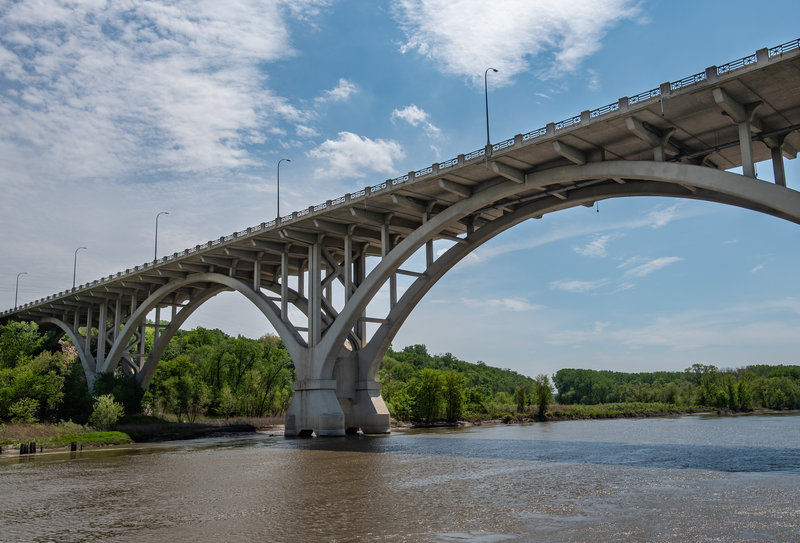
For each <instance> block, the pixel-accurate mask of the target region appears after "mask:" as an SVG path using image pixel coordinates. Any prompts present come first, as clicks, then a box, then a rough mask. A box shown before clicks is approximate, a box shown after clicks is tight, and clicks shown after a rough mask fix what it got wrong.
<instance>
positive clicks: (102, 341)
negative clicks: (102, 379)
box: [96, 302, 108, 368]
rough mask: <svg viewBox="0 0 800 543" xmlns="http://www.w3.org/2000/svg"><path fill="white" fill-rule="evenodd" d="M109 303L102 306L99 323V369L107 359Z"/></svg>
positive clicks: (97, 361) (97, 360) (97, 362)
mask: <svg viewBox="0 0 800 543" xmlns="http://www.w3.org/2000/svg"><path fill="white" fill-rule="evenodd" d="M107 311H108V302H103V303H101V304H100V315H99V317H98V322H97V359H96V364H97V367H99V368H102V367H103V363H104V362H105V358H106V312H107Z"/></svg>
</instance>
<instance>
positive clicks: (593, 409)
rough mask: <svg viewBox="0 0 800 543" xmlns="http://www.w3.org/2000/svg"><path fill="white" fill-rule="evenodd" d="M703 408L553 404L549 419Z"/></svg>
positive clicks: (675, 412)
mask: <svg viewBox="0 0 800 543" xmlns="http://www.w3.org/2000/svg"><path fill="white" fill-rule="evenodd" d="M701 410H702V409H701V408H699V407H697V406H685V405H683V406H681V405H675V404H668V403H645V402H624V403H604V404H597V405H578V404H574V405H559V404H554V405H551V406H550V407H549V408H548V410H547V418H548V419H605V418H617V417H658V416H664V415H683V414H686V413H694V412H697V411H701Z"/></svg>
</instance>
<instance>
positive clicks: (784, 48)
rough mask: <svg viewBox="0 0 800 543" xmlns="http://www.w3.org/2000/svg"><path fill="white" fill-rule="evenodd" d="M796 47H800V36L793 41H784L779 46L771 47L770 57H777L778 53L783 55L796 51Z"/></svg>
mask: <svg viewBox="0 0 800 543" xmlns="http://www.w3.org/2000/svg"><path fill="white" fill-rule="evenodd" d="M795 49H800V38H798V39H796V40H792V41H787V42H786V43H782V44H781V45H778V46H777V47H771V48H770V49H769V53H768V55H769V57H770V58H772V57H775V56H778V55H782V54H784V53H788V52H789V51H794V50H795Z"/></svg>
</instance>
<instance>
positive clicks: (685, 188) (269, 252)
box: [0, 40, 800, 435]
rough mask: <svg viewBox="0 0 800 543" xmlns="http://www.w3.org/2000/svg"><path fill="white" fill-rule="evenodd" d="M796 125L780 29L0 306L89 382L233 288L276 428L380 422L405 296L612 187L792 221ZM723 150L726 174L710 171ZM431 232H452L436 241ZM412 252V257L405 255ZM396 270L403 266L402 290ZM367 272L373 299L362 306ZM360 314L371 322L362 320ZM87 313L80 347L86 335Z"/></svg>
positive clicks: (797, 63)
mask: <svg viewBox="0 0 800 543" xmlns="http://www.w3.org/2000/svg"><path fill="white" fill-rule="evenodd" d="M798 129H800V40H794V41H792V42H788V43H786V44H783V45H780V46H778V47H774V48H771V49H762V50H759V51H757V52H756V53H755V54H753V55H749V56H747V57H744V58H742V59H738V60H736V61H734V62H731V63H728V64H725V65H722V66H712V67H710V68H707V69H706V70H705V71H703V72H700V73H698V74H694V75H692V76H689V77H687V78H684V79H682V80H679V81H675V82H668V83H664V84H662V85H661V86H659V87H658V88H655V89H651V90H649V91H645V92H643V93H640V94H638V95H636V96H633V97H623V98H620V99H619V100H618V101H617V102H614V103H612V104H609V105H607V106H604V107H601V108H598V109H595V110H587V111H583V112H582V113H581V114H580V115H577V116H575V117H571V118H569V119H565V120H563V121H560V122H558V123H550V124H548V125H547V126H545V127H542V128H540V129H537V130H534V131H531V132H528V133H526V134H518V135H516V136H515V137H514V138H511V139H508V140H505V141H502V142H500V143H496V144H493V145H490V146H487V147H486V148H484V149H478V150H477V151H473V152H472V153H468V154H466V155H459V156H458V157H456V158H454V159H451V160H448V161H444V162H440V163H436V164H433V165H431V166H429V167H427V168H423V169H421V170H419V171H415V172H409V173H408V174H407V175H404V176H401V177H398V178H395V179H390V180H387V181H385V182H382V183H379V184H377V185H374V186H371V187H366V188H365V189H363V190H360V191H358V192H355V193H352V194H346V195H345V196H343V197H340V198H337V199H335V200H328V201H327V202H325V203H322V204H319V205H316V206H311V207H309V208H308V209H304V210H302V211H297V212H294V213H292V214H290V215H287V216H284V217H280V218H278V219H276V220H274V221H269V222H265V223H261V224H260V225H258V226H255V227H252V228H247V229H246V230H243V231H241V232H235V233H233V234H231V235H229V236H223V237H221V238H219V239H218V240H214V241H209V242H208V243H206V244H203V245H197V246H195V247H194V248H191V249H186V250H185V251H183V252H180V253H174V254H173V255H171V256H168V257H164V258H161V259H158V260H156V261H153V262H149V263H146V264H143V265H141V266H136V267H134V268H133V269H127V270H125V271H124V272H119V273H117V274H115V275H110V276H108V277H103V278H100V279H98V280H96V281H93V282H91V283H88V284H85V285H80V286H79V287H77V288H73V289H70V290H68V291H64V292H60V293H58V294H54V295H51V296H48V297H46V298H44V299H41V300H36V301H35V302H30V303H26V304H24V305H23V306H21V307H18V308H14V309H11V310H7V311H5V312H3V313H0V321H3V322H4V321H8V320H11V319H17V320H22V319H24V320H33V321H36V322H39V323H40V324H41V325H42V326H47V327H55V328H57V329H59V330H60V331H61V332H63V333H66V334H67V335H68V336H69V337H70V338H71V340H72V341H73V343H74V344H75V345H76V347H77V348H78V351H79V356H80V359H81V363H82V365H83V368H84V371H85V373H86V376H87V379H88V381H89V382H90V383H93V382H94V379H95V377H96V375H97V374H98V373H100V372H111V371H117V370H121V371H126V372H129V373H132V374H134V375H135V376H136V378H137V381H138V382H139V384H140V385H141V386H143V387H146V386H147V385H148V384H149V382H150V379H151V378H152V376H153V373H154V371H155V368H156V366H157V364H158V361H159V359H160V357H161V355H162V354H163V352H164V349H165V348H166V345H167V343H168V342H169V340H170V339H171V338H172V336H173V335H174V334H175V333H176V331H177V330H178V328H179V327H180V326H181V324H182V323H183V322H184V321H185V320H186V318H188V317H189V315H191V314H192V312H194V311H195V310H196V309H197V308H198V307H200V306H201V305H202V304H203V303H204V302H206V301H207V300H208V299H210V298H211V297H213V296H215V295H216V294H218V293H220V292H223V291H237V292H239V293H241V294H242V295H243V296H245V297H246V298H247V299H248V300H250V302H251V303H253V304H254V305H255V306H256V307H257V308H258V309H259V310H260V311H261V312H262V313H263V314H264V316H265V317H266V318H267V320H268V321H269V322H270V323H271V324H272V326H273V327H274V328H275V330H276V332H277V333H278V334H279V335H280V337H281V339H282V340H283V341H284V343H285V344H286V347H287V349H288V351H289V353H290V354H291V356H292V360H293V361H294V364H295V368H296V370H297V382H295V383H294V389H295V395H294V397H293V400H292V403H291V405H290V407H289V411H288V413H287V415H286V431H285V432H286V435H301V434H308V433H311V432H312V431H313V432H315V433H316V434H317V435H342V434H344V433H345V432H346V431H348V430H354V429H358V428H361V429H362V430H363V431H364V432H366V433H382V432H388V430H389V414H388V411H387V409H386V406H385V404H384V402H383V400H382V399H381V397H380V393H379V391H380V384H379V383H378V382H377V381H376V375H377V371H378V367H379V364H380V361H381V359H382V357H383V354H384V353H385V352H386V350H387V348H388V347H389V345H390V343H391V341H392V339H393V338H394V337H395V335H396V334H397V332H398V331H399V329H400V327H401V326H402V324H403V323H404V322H405V320H406V318H408V316H409V314H410V313H411V311H412V310H413V308H414V307H415V306H416V305H417V304H418V303H419V301H420V300H421V299H422V298H423V296H424V295H425V294H426V293H427V292H428V291H429V290H430V289H431V288H432V286H433V285H434V284H435V283H436V282H437V281H438V280H439V279H440V278H441V277H443V276H444V274H445V273H446V272H447V271H449V270H450V269H451V268H452V267H453V266H454V265H455V264H456V263H458V262H459V261H460V260H462V259H463V258H465V257H466V256H468V255H469V254H470V253H471V252H472V251H474V250H475V249H476V248H477V247H479V246H480V245H482V244H483V243H485V242H486V241H488V240H490V239H492V238H493V237H495V236H497V235H498V234H500V233H501V232H504V231H505V230H507V229H509V228H511V227H513V226H515V225H517V224H519V223H521V222H523V221H525V220H528V219H530V218H541V217H542V216H543V215H545V214H547V213H552V212H554V211H558V210H561V209H567V208H570V207H574V206H578V205H585V206H591V205H593V204H594V203H595V202H597V201H599V200H603V199H607V198H619V197H627V196H665V197H676V198H692V199H699V200H706V201H710V202H718V203H722V204H727V205H733V206H738V207H741V208H745V209H750V210H753V211H758V212H760V213H766V214H769V215H773V216H775V217H778V218H781V219H785V220H788V221H791V222H794V223H798V224H800V193H798V192H797V191H795V190H793V189H790V188H787V187H786V176H785V173H784V164H783V160H784V158H795V157H796V156H797V151H796V149H797V148H798V146H800V134H799V133H798ZM763 160H772V164H773V173H774V179H775V183H774V184H773V183H768V182H765V181H761V180H759V179H757V178H756V176H755V163H756V162H760V161H763ZM736 167H741V168H742V173H741V174H738V173H731V172H729V171H726V170H729V169H732V168H736ZM436 240H445V241H447V242H449V243H451V244H452V245H451V246H450V247H449V249H447V250H446V251H445V252H444V253H442V254H441V255H439V256H438V257H437V256H436V255H435V254H434V249H433V243H434V241H436ZM420 253H422V255H424V257H423V258H420V259H419V260H423V261H424V263H423V264H422V266H421V268H420V266H419V265H417V269H412V268H413V266H414V262H416V260H417V259H416V258H414V259H412V256H414V255H415V254H420ZM373 257H374V258H375V263H374V265H373V262H372V261H369V263H368V260H367V259H368V258H373ZM368 264H369V265H368ZM404 266H405V267H404ZM398 275H405V276H410V277H412V278H413V281H412V282H411V284H410V285H409V286H408V287H407V288H405V289H404V290H403V291H402V292H399V291H398V281H397V278H398ZM381 289H388V295H389V302H388V309H387V310H385V311H382V312H381V313H380V314H377V315H368V314H367V310H368V308H369V309H370V310H371V311H376V310H375V309H374V308H373V306H370V302H372V301H373V300H374V299H375V296H376V295H377V294H378V292H379V291H380V290H381ZM290 305H291V306H293V307H295V308H296V309H297V310H299V311H300V312H301V313H302V314H303V315H304V317H303V319H302V321H303V322H302V323H300V322H295V321H298V320H299V319H296V318H295V319H294V320H293V319H292V317H291V316H290V313H289V306H290ZM164 309H166V310H169V314H168V315H165V314H162V310H164ZM153 311H155V314H156V318H155V321H156V323H161V322H162V321H163V320H167V319H166V318H165V317H169V321H170V323H169V324H168V325H163V324H156V325H155V340H154V345H153V348H152V350H151V352H150V353H146V352H145V347H144V331H145V327H146V326H148V325H146V324H145V322H146V317H147V315H148V314H151V313H152V312H153ZM369 323H372V324H375V325H377V329H376V330H375V331H374V332H373V333H372V334H371V335H370V334H368V333H367V325H368V324H369ZM150 326H152V325H150ZM81 329H83V330H84V332H83V334H82V333H81V332H80V331H81ZM92 329H94V330H96V333H97V337H98V338H99V339H98V341H97V342H96V346H93V345H92V343H93V342H92V341H90V340H88V339H87V336H88V334H90V333H91V330H92ZM87 330H88V331H87Z"/></svg>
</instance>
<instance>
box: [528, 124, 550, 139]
mask: <svg viewBox="0 0 800 543" xmlns="http://www.w3.org/2000/svg"><path fill="white" fill-rule="evenodd" d="M545 134H547V127H546V126H543V127H541V128H537V129H536V130H531V131H530V132H526V133H525V134H522V141H529V140H532V139H534V138H539V137H541V136H544V135H545Z"/></svg>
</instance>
